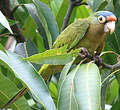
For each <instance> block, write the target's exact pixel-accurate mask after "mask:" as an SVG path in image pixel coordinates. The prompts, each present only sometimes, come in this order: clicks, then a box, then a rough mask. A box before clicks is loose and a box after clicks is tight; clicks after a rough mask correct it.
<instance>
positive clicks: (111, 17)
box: [107, 16, 117, 22]
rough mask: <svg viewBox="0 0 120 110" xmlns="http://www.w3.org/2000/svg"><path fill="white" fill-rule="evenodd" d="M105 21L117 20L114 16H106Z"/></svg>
mask: <svg viewBox="0 0 120 110" xmlns="http://www.w3.org/2000/svg"><path fill="white" fill-rule="evenodd" d="M107 21H115V22H116V21H117V18H116V17H115V16H107Z"/></svg>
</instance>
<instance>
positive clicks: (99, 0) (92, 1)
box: [86, 0, 107, 12]
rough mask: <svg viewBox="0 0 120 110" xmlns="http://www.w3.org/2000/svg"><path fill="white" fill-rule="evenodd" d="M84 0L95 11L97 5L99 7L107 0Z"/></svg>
mask: <svg viewBox="0 0 120 110" xmlns="http://www.w3.org/2000/svg"><path fill="white" fill-rule="evenodd" d="M86 1H87V2H88V4H89V5H90V7H91V8H92V10H93V11H94V12H95V11H97V10H98V9H99V7H101V4H102V5H103V4H104V2H106V1H107V0H86Z"/></svg>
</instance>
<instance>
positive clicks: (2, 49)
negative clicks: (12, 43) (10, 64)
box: [0, 44, 6, 53]
mask: <svg viewBox="0 0 120 110" xmlns="http://www.w3.org/2000/svg"><path fill="white" fill-rule="evenodd" d="M0 50H1V51H3V52H4V53H6V51H5V48H4V47H3V45H2V44H0Z"/></svg>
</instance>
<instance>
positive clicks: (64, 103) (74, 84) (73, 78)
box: [58, 62, 101, 110]
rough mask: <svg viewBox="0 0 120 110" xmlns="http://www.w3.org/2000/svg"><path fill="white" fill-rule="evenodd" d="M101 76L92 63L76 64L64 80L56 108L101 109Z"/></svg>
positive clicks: (75, 109) (65, 109)
mask: <svg viewBox="0 0 120 110" xmlns="http://www.w3.org/2000/svg"><path fill="white" fill-rule="evenodd" d="M100 91H101V78H100V73H99V69H98V67H97V66H96V65H95V64H94V63H91V62H90V63H87V64H82V65H78V66H77V67H76V68H74V69H73V70H72V71H71V72H70V73H69V74H68V75H67V77H66V79H65V80H64V82H63V84H62V86H61V88H60V90H59V97H58V99H59V100H58V110H101V107H100Z"/></svg>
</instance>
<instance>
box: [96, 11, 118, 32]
mask: <svg viewBox="0 0 120 110" xmlns="http://www.w3.org/2000/svg"><path fill="white" fill-rule="evenodd" d="M94 16H95V17H96V18H97V19H96V22H97V23H98V24H103V25H104V32H105V33H107V32H109V33H110V34H112V33H113V32H114V31H115V23H116V21H117V17H116V16H115V15H114V14H113V13H112V12H109V11H98V12H96V13H95V14H94Z"/></svg>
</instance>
